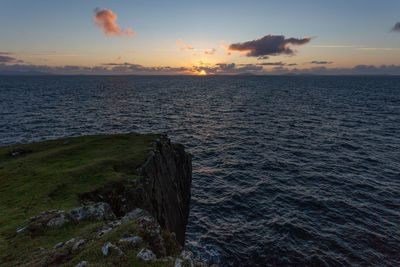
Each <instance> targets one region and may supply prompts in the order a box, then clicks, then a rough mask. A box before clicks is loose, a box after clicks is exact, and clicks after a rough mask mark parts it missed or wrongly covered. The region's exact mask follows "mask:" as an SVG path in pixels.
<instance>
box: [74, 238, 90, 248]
mask: <svg viewBox="0 0 400 267" xmlns="http://www.w3.org/2000/svg"><path fill="white" fill-rule="evenodd" d="M86 242H87V240H86V239H79V240H78V241H76V243H75V244H74V246H73V247H72V250H77V249H79V248H80V247H81V246H83V245H85V244H86Z"/></svg>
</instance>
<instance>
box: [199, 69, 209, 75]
mask: <svg viewBox="0 0 400 267" xmlns="http://www.w3.org/2000/svg"><path fill="white" fill-rule="evenodd" d="M198 75H207V72H206V71H205V70H201V71H200V72H199V73H198Z"/></svg>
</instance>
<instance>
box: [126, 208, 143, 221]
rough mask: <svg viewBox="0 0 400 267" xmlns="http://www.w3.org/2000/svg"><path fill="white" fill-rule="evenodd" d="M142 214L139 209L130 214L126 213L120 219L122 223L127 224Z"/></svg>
mask: <svg viewBox="0 0 400 267" xmlns="http://www.w3.org/2000/svg"><path fill="white" fill-rule="evenodd" d="M142 213H143V210H142V209H140V208H137V209H135V210H133V211H131V212H128V213H127V214H125V216H124V217H122V220H121V221H122V222H128V221H131V220H133V219H135V218H136V217H137V216H139V215H140V214H142Z"/></svg>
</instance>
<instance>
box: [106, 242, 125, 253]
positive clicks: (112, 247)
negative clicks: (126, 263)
mask: <svg viewBox="0 0 400 267" xmlns="http://www.w3.org/2000/svg"><path fill="white" fill-rule="evenodd" d="M101 252H103V255H104V256H108V255H109V254H110V253H113V254H114V253H115V254H117V255H118V256H122V255H124V253H123V252H122V250H120V249H119V247H117V246H116V245H113V244H111V243H110V242H107V243H105V244H104V246H103V247H102V248H101Z"/></svg>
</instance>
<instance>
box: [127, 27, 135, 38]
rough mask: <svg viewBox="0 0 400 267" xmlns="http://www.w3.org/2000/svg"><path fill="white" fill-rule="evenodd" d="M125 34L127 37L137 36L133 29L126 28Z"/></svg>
mask: <svg viewBox="0 0 400 267" xmlns="http://www.w3.org/2000/svg"><path fill="white" fill-rule="evenodd" d="M125 34H126V36H135V35H136V32H134V31H132V29H131V28H126V30H125Z"/></svg>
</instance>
